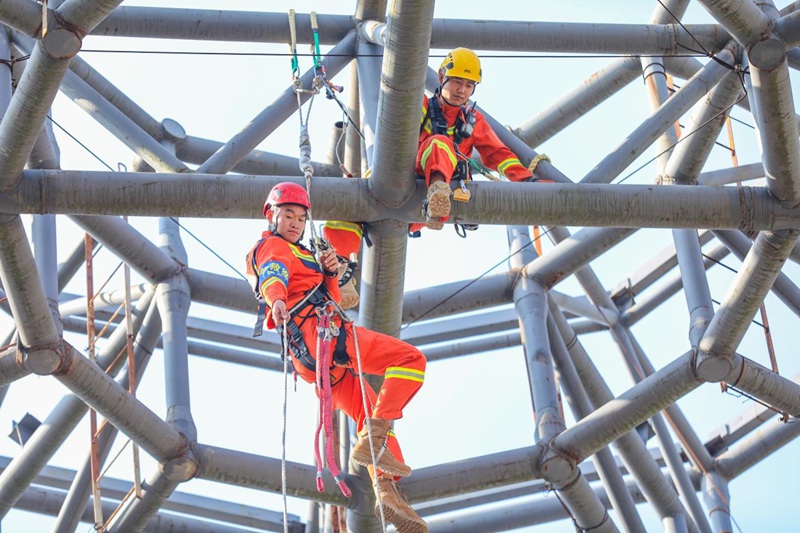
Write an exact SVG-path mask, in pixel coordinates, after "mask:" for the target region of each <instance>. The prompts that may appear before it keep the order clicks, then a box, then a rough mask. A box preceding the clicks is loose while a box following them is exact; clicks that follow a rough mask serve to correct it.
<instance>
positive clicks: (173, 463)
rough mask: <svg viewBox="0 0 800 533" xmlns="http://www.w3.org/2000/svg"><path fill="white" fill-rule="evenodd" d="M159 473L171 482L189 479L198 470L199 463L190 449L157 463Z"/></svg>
mask: <svg viewBox="0 0 800 533" xmlns="http://www.w3.org/2000/svg"><path fill="white" fill-rule="evenodd" d="M158 467H159V469H160V470H161V473H162V474H164V477H166V478H167V479H168V480H170V481H173V482H184V481H189V480H190V479H192V478H193V477H195V476H196V475H197V472H199V471H200V463H199V462H198V461H197V458H196V457H195V456H194V453H192V451H191V450H190V449H188V448H187V449H186V451H185V452H184V453H183V454H181V455H179V456H177V457H173V458H172V459H169V460H167V461H164V462H163V463H160V464H159V465H158Z"/></svg>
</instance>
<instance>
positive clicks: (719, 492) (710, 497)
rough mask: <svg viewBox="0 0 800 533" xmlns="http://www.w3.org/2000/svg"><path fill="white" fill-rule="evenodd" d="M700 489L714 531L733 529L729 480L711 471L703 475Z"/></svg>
mask: <svg viewBox="0 0 800 533" xmlns="http://www.w3.org/2000/svg"><path fill="white" fill-rule="evenodd" d="M700 490H702V491H703V500H704V501H705V502H706V508H707V509H708V517H709V518H710V519H711V525H712V526H713V527H714V531H733V526H732V524H731V507H730V505H731V504H730V502H731V493H730V491H729V490H728V480H727V479H725V478H724V477H722V476H721V475H719V474H718V473H717V472H714V471H712V472H709V473H708V474H706V475H704V476H703V479H702V481H701V485H700Z"/></svg>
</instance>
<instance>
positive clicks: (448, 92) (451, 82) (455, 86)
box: [442, 78, 475, 106]
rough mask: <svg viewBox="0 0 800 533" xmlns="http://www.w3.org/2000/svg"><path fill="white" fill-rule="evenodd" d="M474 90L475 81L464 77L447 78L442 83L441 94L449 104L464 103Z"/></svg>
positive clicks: (458, 104) (457, 104)
mask: <svg viewBox="0 0 800 533" xmlns="http://www.w3.org/2000/svg"><path fill="white" fill-rule="evenodd" d="M474 92H475V82H474V81H472V80H467V79H464V78H447V81H445V82H444V85H442V96H443V97H444V99H445V100H447V102H448V103H450V104H451V105H456V106H460V105H464V104H466V103H467V100H469V97H470V96H472V93H474Z"/></svg>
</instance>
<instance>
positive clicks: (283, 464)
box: [281, 318, 291, 533]
mask: <svg viewBox="0 0 800 533" xmlns="http://www.w3.org/2000/svg"><path fill="white" fill-rule="evenodd" d="M289 320H291V318H289ZM281 355H282V356H283V433H282V434H281V496H283V533H289V506H288V503H287V498H286V426H287V425H288V424H287V421H288V418H289V417H288V407H287V406H288V404H289V357H291V355H290V354H289V327H288V326H287V325H286V324H284V325H283V346H282V347H281Z"/></svg>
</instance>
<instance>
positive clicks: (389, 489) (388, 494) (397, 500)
mask: <svg viewBox="0 0 800 533" xmlns="http://www.w3.org/2000/svg"><path fill="white" fill-rule="evenodd" d="M378 491H379V493H380V494H379V496H380V497H379V498H377V499H376V501H375V516H377V517H378V519H379V520H380V518H381V507H383V516H384V518H386V521H387V522H391V523H392V524H394V527H395V529H397V533H428V524H426V523H425V520H423V519H422V518H420V517H419V515H418V514H417V513H416V512H414V509H412V508H411V506H410V505H408V501H407V500H406V498H405V496H403V494H402V493H401V492H400V489H399V488H398V486H397V483H395V482H394V479H392V477H391V476H389V475H387V474H381V476H380V477H379V478H378Z"/></svg>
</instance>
